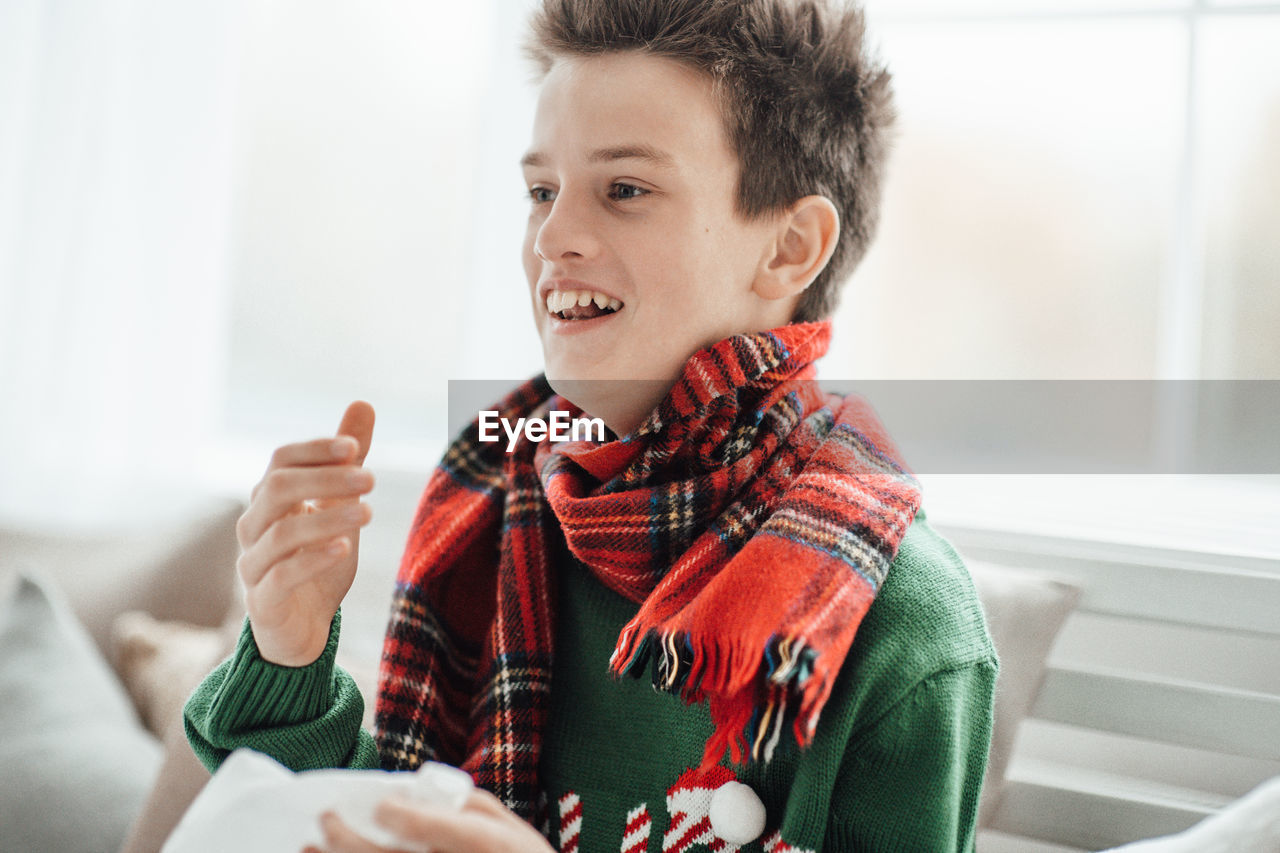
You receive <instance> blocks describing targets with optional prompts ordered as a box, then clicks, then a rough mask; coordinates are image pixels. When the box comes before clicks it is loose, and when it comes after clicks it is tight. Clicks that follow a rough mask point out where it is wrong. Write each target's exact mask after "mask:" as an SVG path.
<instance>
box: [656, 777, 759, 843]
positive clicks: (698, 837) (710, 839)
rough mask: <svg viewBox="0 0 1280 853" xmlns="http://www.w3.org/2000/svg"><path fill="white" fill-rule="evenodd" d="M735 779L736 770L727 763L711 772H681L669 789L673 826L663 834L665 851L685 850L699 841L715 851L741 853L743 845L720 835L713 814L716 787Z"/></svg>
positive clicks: (669, 810)
mask: <svg viewBox="0 0 1280 853" xmlns="http://www.w3.org/2000/svg"><path fill="white" fill-rule="evenodd" d="M733 778H734V776H733V771H731V770H729V769H728V768H727V767H723V766H717V767H713V768H712V769H711V770H710V771H709V772H707V773H698V772H697V771H696V770H686V771H685V772H684V773H682V774H681V775H680V778H679V779H677V780H676V784H675V785H673V786H672V787H671V789H670V790H669V791H668V792H667V812H668V813H669V814H670V815H671V825H670V827H669V828H668V829H667V831H666V833H665V834H664V835H663V836H662V853H685V851H687V850H688V849H689V848H690V847H692V846H693V845H695V844H706V845H708V846H709V847H710V849H711V850H713V851H715V853H737V850H738V849H739V846H740V845H737V844H730V843H728V842H726V841H725V840H724V839H722V838H716V836H715V833H713V832H712V831H711V817H710V812H711V798H712V797H713V796H714V795H715V792H716V789H718V788H719V787H720V786H721V785H723V784H724V783H725V782H729V781H733Z"/></svg>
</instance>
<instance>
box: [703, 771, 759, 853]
mask: <svg viewBox="0 0 1280 853" xmlns="http://www.w3.org/2000/svg"><path fill="white" fill-rule="evenodd" d="M707 817H709V818H710V819H711V831H712V832H714V833H715V834H716V837H717V838H723V839H724V840H725V841H728V842H729V843H730V844H746V843H748V842H751V841H755V840H756V839H757V838H759V837H760V833H762V832H764V817H765V815H764V803H762V802H760V798H759V797H758V796H756V792H755V791H753V790H751V789H750V788H749V787H747V786H746V785H744V784H742V783H741V782H725V783H724V784H723V785H721V786H720V787H719V788H716V792H715V793H714V794H712V795H711V809H710V811H709V812H708V814H707Z"/></svg>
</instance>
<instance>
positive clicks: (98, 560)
mask: <svg viewBox="0 0 1280 853" xmlns="http://www.w3.org/2000/svg"><path fill="white" fill-rule="evenodd" d="M243 509H244V505H243V503H242V502H240V501H238V500H235V499H229V498H205V499H198V500H197V499H191V498H189V497H178V496H175V497H174V498H173V499H172V500H170V501H169V502H168V503H167V504H166V505H164V506H162V507H161V506H157V505H156V502H155V501H153V502H152V503H150V504H147V505H146V506H145V511H144V509H139V510H138V511H137V512H136V513H130V514H129V515H128V516H127V517H124V518H121V519H118V520H116V521H113V523H112V525H111V527H110V529H105V530H104V529H78V530H77V529H75V528H74V527H72V526H67V527H62V528H59V529H56V530H47V529H43V528H41V527H35V526H31V525H26V524H24V525H15V524H13V523H10V524H9V525H8V526H5V527H0V554H3V555H4V557H5V562H6V563H7V564H8V565H9V566H11V567H13V566H23V565H27V566H32V567H36V568H37V569H38V570H39V571H40V572H41V574H42V575H43V576H44V577H46V578H48V579H49V580H51V581H52V582H54V583H56V584H57V586H58V588H59V589H60V590H61V591H62V593H63V595H65V597H66V600H67V601H68V602H70V604H71V607H72V609H73V611H74V612H75V614H76V616H77V617H78V618H79V620H80V622H81V623H83V624H84V626H85V627H86V628H87V629H88V630H89V634H90V636H92V637H93V639H94V642H96V643H97V645H98V649H99V651H101V652H102V653H103V654H104V655H107V654H109V642H110V632H111V625H112V623H113V622H114V621H115V618H116V616H118V615H119V614H120V613H123V612H124V611H126V610H145V611H146V612H148V613H150V614H152V615H153V616H155V617H156V618H158V619H181V620H183V621H186V622H193V623H196V624H199V625H210V626H216V625H220V624H222V622H223V620H224V619H225V618H226V616H227V613H228V611H229V610H233V609H235V608H238V607H239V606H240V604H239V596H238V594H237V593H238V587H237V586H236V580H235V578H236V574H235V562H236V557H237V556H238V555H239V553H240V549H239V544H238V543H237V541H236V535H235V523H236V519H237V518H239V516H240V513H241V512H242V511H243ZM2 580H3V579H2V578H0V581H2Z"/></svg>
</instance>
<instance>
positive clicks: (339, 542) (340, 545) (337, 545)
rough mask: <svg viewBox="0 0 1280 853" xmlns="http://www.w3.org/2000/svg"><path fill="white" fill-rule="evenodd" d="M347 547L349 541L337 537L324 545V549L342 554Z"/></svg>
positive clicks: (331, 552)
mask: <svg viewBox="0 0 1280 853" xmlns="http://www.w3.org/2000/svg"><path fill="white" fill-rule="evenodd" d="M346 549H347V543H346V541H345V540H343V539H335V540H333V541H332V542H330V543H329V544H328V545H326V546H325V547H324V550H325V551H327V552H328V553H330V554H341V553H342V552H343V551H345V550H346Z"/></svg>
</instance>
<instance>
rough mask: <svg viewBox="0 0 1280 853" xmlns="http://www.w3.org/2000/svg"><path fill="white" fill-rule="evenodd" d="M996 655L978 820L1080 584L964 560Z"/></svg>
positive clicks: (995, 789) (992, 797) (994, 798)
mask: <svg viewBox="0 0 1280 853" xmlns="http://www.w3.org/2000/svg"><path fill="white" fill-rule="evenodd" d="M965 563H966V565H968V567H969V573H970V574H971V575H972V576H973V583H974V586H975V587H977V590H978V599H979V600H980V601H981V602H982V609H983V610H984V611H985V612H986V615H987V628H988V629H989V630H990V632H991V640H992V642H994V643H995V647H996V654H997V655H998V656H999V657H1000V675H999V677H998V678H997V680H996V709H995V727H994V730H993V731H992V735H991V752H990V754H989V756H988V759H987V775H986V778H985V781H984V783H983V790H982V801H981V804H980V806H979V811H978V825H979V826H986V825H987V824H988V823H989V822H990V820H991V817H992V815H993V814H994V812H995V807H996V803H997V802H998V801H999V798H1000V788H1001V785H1002V784H1003V782H1004V772H1005V769H1006V768H1007V767H1008V765H1009V757H1010V755H1011V754H1012V753H1013V742H1014V738H1015V736H1016V735H1017V732H1018V725H1019V724H1020V723H1021V722H1022V719H1023V718H1024V717H1025V716H1027V714H1028V713H1029V712H1030V711H1031V706H1032V705H1034V704H1035V701H1036V696H1037V695H1038V694H1039V692H1040V685H1041V684H1042V683H1043V682H1044V672H1045V665H1046V663H1047V661H1048V657H1049V652H1050V650H1051V649H1052V648H1053V643H1054V640H1055V639H1057V636H1058V632H1059V631H1060V630H1061V628H1062V625H1063V623H1064V622H1066V619H1067V616H1069V615H1070V614H1071V611H1072V610H1073V609H1075V606H1076V602H1077V601H1078V600H1079V598H1080V587H1078V586H1076V585H1074V584H1072V583H1069V582H1067V581H1065V580H1062V579H1059V578H1054V577H1050V576H1047V575H1044V574H1041V573H1038V572H1033V571H1029V570H1024V569H1018V568H1010V567H1006V566H998V565H994V564H991V563H982V562H977V561H973V560H966V561H965Z"/></svg>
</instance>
